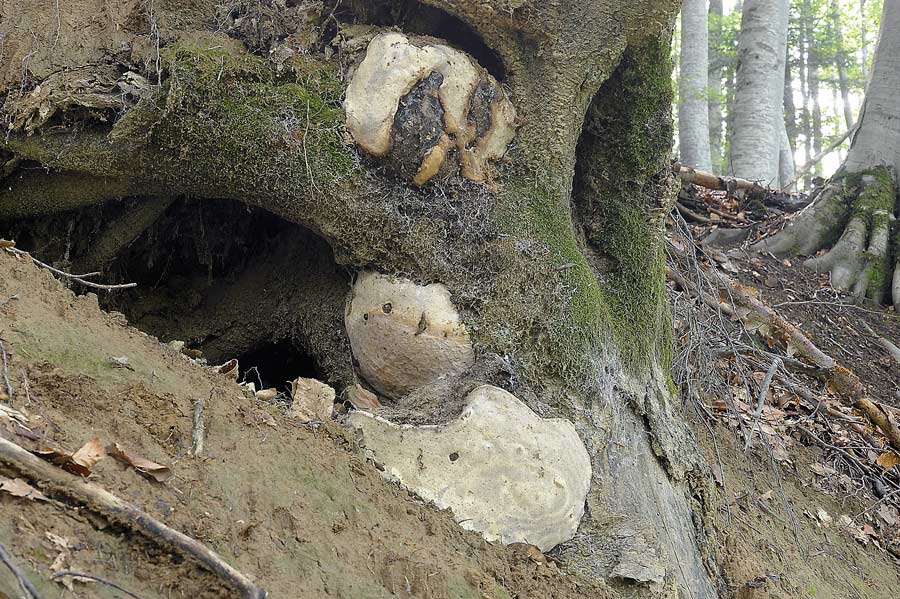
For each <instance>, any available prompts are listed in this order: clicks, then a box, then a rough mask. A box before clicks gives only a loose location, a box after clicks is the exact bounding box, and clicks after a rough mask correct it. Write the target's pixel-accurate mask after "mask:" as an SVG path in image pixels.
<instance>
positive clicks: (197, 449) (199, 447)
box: [191, 391, 212, 457]
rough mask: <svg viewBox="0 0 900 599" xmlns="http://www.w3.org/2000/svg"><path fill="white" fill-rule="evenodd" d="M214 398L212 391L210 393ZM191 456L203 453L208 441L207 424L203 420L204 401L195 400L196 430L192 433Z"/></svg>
mask: <svg viewBox="0 0 900 599" xmlns="http://www.w3.org/2000/svg"><path fill="white" fill-rule="evenodd" d="M209 395H210V397H212V391H210V394H209ZM191 441H192V443H191V455H193V456H194V457H198V456H199V455H200V454H202V453H203V444H204V443H205V441H206V423H205V422H204V419H203V400H202V399H195V400H194V429H193V431H192V432H191Z"/></svg>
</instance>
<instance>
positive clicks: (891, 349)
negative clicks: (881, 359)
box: [862, 320, 900, 364]
mask: <svg viewBox="0 0 900 599" xmlns="http://www.w3.org/2000/svg"><path fill="white" fill-rule="evenodd" d="M862 325H863V326H864V327H866V331H868V333H869V334H870V335H871V336H873V337H875V341H877V342H878V345H880V346H881V347H883V348H884V349H885V350H886V351H887V353H889V354H890V355H891V357H892V358H894V361H895V362H897V364H900V347H897V346H896V345H894V344H893V343H891V342H890V341H888V340H887V339H885V338H884V337H882V336H881V335H879V334H878V333H876V332H875V331H873V330H872V327H870V326H869V323H867V322H866V321H865V320H864V321H862Z"/></svg>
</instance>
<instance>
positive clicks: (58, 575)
mask: <svg viewBox="0 0 900 599" xmlns="http://www.w3.org/2000/svg"><path fill="white" fill-rule="evenodd" d="M65 576H72V577H74V578H87V579H88V580H93V581H94V582H99V583H102V584H105V585H106V586H108V587H112V588H114V589H116V590H117V591H122V592H123V593H125V594H126V595H128V596H129V597H131V598H132V599H143V598H142V597H141V596H140V595H136V594H134V593H132V592H131V591H129V590H128V589H125V588H122V587H121V586H119V585H118V584H116V583H114V582H113V581H111V580H106V579H105V578H101V577H99V576H94V575H93V574H88V573H86V572H74V571H72V570H60V571H59V572H57V573H56V574H54V575H53V576H51V577H50V580H56V579H57V578H63V577H65Z"/></svg>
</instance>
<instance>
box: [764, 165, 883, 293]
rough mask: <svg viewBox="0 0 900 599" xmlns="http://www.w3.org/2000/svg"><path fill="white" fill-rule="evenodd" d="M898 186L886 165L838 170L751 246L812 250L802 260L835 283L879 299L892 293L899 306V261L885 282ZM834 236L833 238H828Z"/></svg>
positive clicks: (800, 252) (779, 252)
mask: <svg viewBox="0 0 900 599" xmlns="http://www.w3.org/2000/svg"><path fill="white" fill-rule="evenodd" d="M895 204H896V186H895V185H894V183H893V180H892V178H891V175H890V173H889V172H888V171H887V170H886V169H873V170H870V171H866V172H864V173H860V174H857V175H846V174H839V175H837V176H836V177H835V179H834V180H832V182H831V183H829V185H828V186H826V187H825V189H824V190H823V191H822V193H821V195H820V197H819V198H818V199H817V201H816V202H815V203H814V204H813V205H812V206H811V207H810V208H809V209H808V210H807V211H806V212H804V213H803V214H802V215H801V216H800V217H799V218H798V219H797V220H795V221H793V222H792V223H790V224H789V225H788V226H787V227H786V228H785V229H784V230H783V231H781V232H780V233H778V234H777V235H775V236H774V237H771V238H768V239H765V240H763V241H761V242H759V243H757V244H756V245H755V246H753V249H754V250H756V251H762V252H771V253H773V254H776V255H811V254H814V253H816V252H817V251H819V250H821V249H823V248H828V247H829V246H830V249H829V250H828V251H827V252H825V253H824V254H822V255H819V256H815V257H812V258H809V259H808V260H806V261H805V262H804V266H806V267H807V268H810V269H813V270H815V271H816V272H828V273H830V274H831V284H832V285H833V286H834V287H835V288H836V289H841V290H846V291H850V292H851V293H852V294H853V295H854V296H856V297H857V298H860V299H862V298H864V297H868V298H869V299H870V300H872V301H875V302H878V303H882V302H884V301H885V300H886V299H888V295H887V294H888V293H891V295H892V297H893V301H894V304H895V306H896V307H897V308H898V309H900V263H898V265H897V266H896V267H895V269H894V277H893V278H894V281H893V285H891V286H890V288H889V286H888V282H889V274H890V271H891V269H890V266H891V265H890V264H889V258H890V256H891V227H892V224H893V221H894V208H895ZM835 238H837V241H836V242H834V243H833V244H832V243H831V240H833V239H835ZM894 253H895V254H897V252H896V251H895V252H894Z"/></svg>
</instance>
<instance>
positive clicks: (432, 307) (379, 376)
mask: <svg viewBox="0 0 900 599" xmlns="http://www.w3.org/2000/svg"><path fill="white" fill-rule="evenodd" d="M344 322H345V325H346V327H347V335H348V336H349V338H350V346H351V348H352V350H353V356H354V357H355V358H356V361H357V362H358V364H359V370H360V373H361V374H362V376H363V377H364V378H365V379H366V381H368V382H369V384H370V385H372V387H374V388H375V389H376V390H377V391H379V392H381V393H382V394H384V395H386V396H388V397H393V398H398V397H401V396H403V395H405V394H407V393H409V392H410V391H412V390H413V389H417V388H419V387H423V386H425V385H427V384H429V383H432V382H434V381H435V380H437V379H439V378H441V377H445V376H454V375H458V374H461V373H463V372H464V371H466V370H467V369H468V368H469V367H470V366H472V364H474V363H475V353H474V351H473V350H472V342H471V340H470V339H469V333H468V331H467V330H466V327H465V325H463V324H462V323H461V322H460V320H459V314H458V313H457V312H456V308H454V307H453V303H452V302H451V301H450V292H449V291H448V290H447V288H446V287H445V286H444V285H441V284H440V283H432V284H431V285H417V284H415V283H413V282H412V281H410V280H408V279H400V278H396V277H391V276H387V275H383V274H378V273H374V272H363V273H360V275H359V277H358V278H357V280H356V283H355V284H354V285H353V291H352V294H351V296H350V300H349V302H348V305H347V312H346V315H345V318H344Z"/></svg>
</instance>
